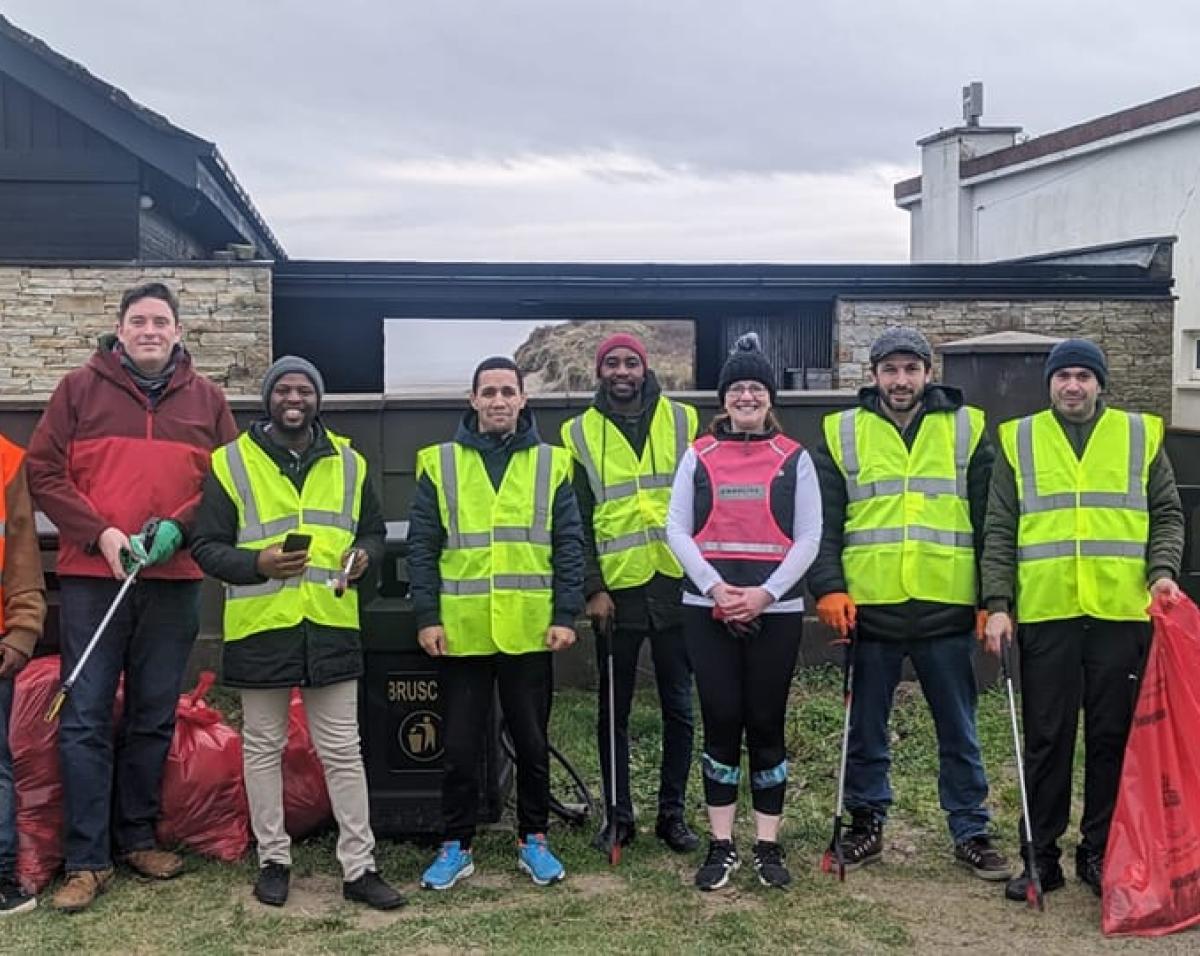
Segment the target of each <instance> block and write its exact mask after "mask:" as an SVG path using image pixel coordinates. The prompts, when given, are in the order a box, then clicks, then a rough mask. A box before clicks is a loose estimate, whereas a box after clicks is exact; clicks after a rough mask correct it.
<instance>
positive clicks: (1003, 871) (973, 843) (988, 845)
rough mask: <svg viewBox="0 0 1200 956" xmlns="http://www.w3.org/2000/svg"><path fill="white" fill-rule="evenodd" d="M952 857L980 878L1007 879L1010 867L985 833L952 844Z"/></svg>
mask: <svg viewBox="0 0 1200 956" xmlns="http://www.w3.org/2000/svg"><path fill="white" fill-rule="evenodd" d="M954 859H955V860H957V861H958V862H959V863H961V864H962V865H963V866H965V867H966V868H967V869H968V870H970V871H971V872H972V873H974V874H975V875H976V876H977V877H979V878H980V879H981V880H1007V879H1008V878H1009V877H1011V876H1012V867H1011V866H1010V865H1009V862H1008V860H1006V859H1005V858H1004V856H1003V854H1001V853H1000V851H999V850H997V849H996V848H995V847H994V846H992V838H991V837H990V836H988V835H987V834H986V833H984V834H981V835H979V836H973V837H971V838H970V839H967V840H963V841H962V843H956V844H955V845H954Z"/></svg>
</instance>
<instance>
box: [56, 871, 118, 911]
mask: <svg viewBox="0 0 1200 956" xmlns="http://www.w3.org/2000/svg"><path fill="white" fill-rule="evenodd" d="M112 879H113V869H112V867H111V866H110V867H109V868H108V869H106V870H74V871H72V872H71V873H68V874H67V879H66V882H65V883H63V885H62V886H60V887H59V888H58V892H57V893H55V894H54V897H53V898H52V899H51V900H50V905H51V906H53V907H54V908H55V909H56V910H60V911H61V912H63V913H78V912H80V911H81V910H85V909H87V908H88V907H89V906H91V905H92V904H93V903H94V902H95V901H96V897H97V896H99V895H100V894H101V893H103V892H104V891H105V890H107V889H108V885H109V884H110V883H111V882H112Z"/></svg>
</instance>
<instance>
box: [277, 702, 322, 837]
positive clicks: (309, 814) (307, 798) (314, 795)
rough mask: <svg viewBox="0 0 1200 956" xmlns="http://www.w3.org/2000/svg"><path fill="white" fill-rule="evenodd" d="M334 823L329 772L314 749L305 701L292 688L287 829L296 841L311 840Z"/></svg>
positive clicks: (286, 783)
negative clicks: (326, 781) (327, 777)
mask: <svg viewBox="0 0 1200 956" xmlns="http://www.w3.org/2000/svg"><path fill="white" fill-rule="evenodd" d="M332 822H333V806H332V805H331V804H330V802H329V790H328V788H327V787H326V786H325V768H324V767H323V766H321V758H320V757H318V756H317V751H316V748H315V747H314V746H313V742H312V735H311V734H310V733H309V730H308V719H307V717H306V716H305V714H304V698H303V697H302V696H301V695H300V691H299V690H297V689H296V688H292V699H291V701H290V703H289V705H288V739H287V746H286V747H285V748H284V751H283V825H284V827H285V829H286V830H287V832H288V835H289V836H291V837H292V838H293V839H299V838H301V837H305V836H308V835H309V834H310V833H315V832H316V831H317V830H321V829H323V828H324V827H326V826H328V825H329V824H330V823H332Z"/></svg>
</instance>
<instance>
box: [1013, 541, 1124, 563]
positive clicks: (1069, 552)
mask: <svg viewBox="0 0 1200 956" xmlns="http://www.w3.org/2000/svg"><path fill="white" fill-rule="evenodd" d="M1077 547H1078V554H1079V556H1080V557H1081V558H1136V559H1138V560H1145V557H1146V546H1145V545H1144V544H1141V543H1140V542H1137V541H1047V542H1045V543H1043V544H1027V545H1023V546H1022V547H1019V548H1017V560H1018V561H1039V560H1045V559H1047V558H1073V557H1075V555H1076V548H1077Z"/></svg>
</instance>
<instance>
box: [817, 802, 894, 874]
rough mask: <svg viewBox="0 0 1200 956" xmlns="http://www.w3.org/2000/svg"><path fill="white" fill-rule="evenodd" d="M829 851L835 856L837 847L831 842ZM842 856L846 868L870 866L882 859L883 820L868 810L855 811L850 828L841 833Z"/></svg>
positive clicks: (855, 868) (853, 868) (854, 868)
mask: <svg viewBox="0 0 1200 956" xmlns="http://www.w3.org/2000/svg"><path fill="white" fill-rule="evenodd" d="M829 849H830V852H831V853H833V854H834V858H835V859H836V858H837V854H836V850H837V847H835V846H833V845H832V844H831V845H830V847H829ZM842 858H843V859H844V860H845V861H846V869H847V870H857V869H858V868H859V867H860V866H870V865H871V864H872V863H878V862H879V861H880V860H882V859H883V821H882V820H880V819H878V818H877V817H876V816H875V815H874V814H873V813H871V812H870V811H865V812H859V811H855V812H854V814H853V816H852V818H851V823H850V828H849V829H848V830H846V831H845V832H844V833H843V834H842Z"/></svg>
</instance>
